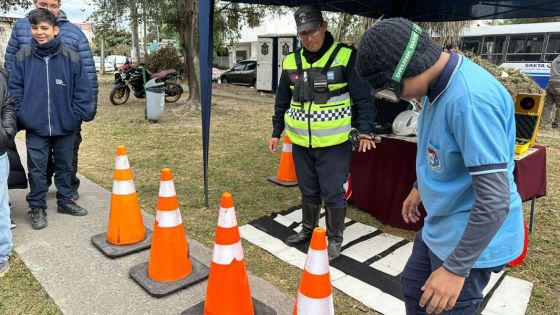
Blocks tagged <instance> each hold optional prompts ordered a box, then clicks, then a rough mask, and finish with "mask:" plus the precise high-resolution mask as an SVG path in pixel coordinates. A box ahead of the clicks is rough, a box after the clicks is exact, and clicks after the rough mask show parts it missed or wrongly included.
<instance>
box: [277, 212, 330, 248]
mask: <svg viewBox="0 0 560 315" xmlns="http://www.w3.org/2000/svg"><path fill="white" fill-rule="evenodd" d="M301 212H302V215H301V216H302V221H303V222H302V228H301V231H300V232H299V233H297V234H294V235H291V236H290V237H288V238H287V239H286V245H289V246H293V245H296V244H299V243H303V242H305V241H307V240H309V239H310V238H311V235H312V234H313V229H314V228H315V227H316V226H317V225H319V215H320V213H321V205H314V204H309V203H303V204H301Z"/></svg>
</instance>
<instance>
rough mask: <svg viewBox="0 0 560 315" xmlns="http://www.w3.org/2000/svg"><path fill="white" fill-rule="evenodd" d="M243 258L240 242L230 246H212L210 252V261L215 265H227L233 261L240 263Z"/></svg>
mask: <svg viewBox="0 0 560 315" xmlns="http://www.w3.org/2000/svg"><path fill="white" fill-rule="evenodd" d="M243 258H244V256H243V248H242V247H241V240H240V241H239V242H237V243H235V244H231V245H220V244H214V250H212V261H213V262H214V263H216V264H220V265H229V264H231V262H232V261H233V260H234V259H235V260H237V261H242V260H243Z"/></svg>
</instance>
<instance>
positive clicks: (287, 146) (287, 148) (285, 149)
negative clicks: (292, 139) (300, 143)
mask: <svg viewBox="0 0 560 315" xmlns="http://www.w3.org/2000/svg"><path fill="white" fill-rule="evenodd" d="M282 152H292V145H291V144H288V143H284V144H283V145H282Z"/></svg>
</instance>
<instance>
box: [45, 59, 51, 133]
mask: <svg viewBox="0 0 560 315" xmlns="http://www.w3.org/2000/svg"><path fill="white" fill-rule="evenodd" d="M49 59H50V56H49V57H47V58H46V59H45V63H46V65H47V117H48V120H49V136H52V127H51V85H50V81H49Z"/></svg>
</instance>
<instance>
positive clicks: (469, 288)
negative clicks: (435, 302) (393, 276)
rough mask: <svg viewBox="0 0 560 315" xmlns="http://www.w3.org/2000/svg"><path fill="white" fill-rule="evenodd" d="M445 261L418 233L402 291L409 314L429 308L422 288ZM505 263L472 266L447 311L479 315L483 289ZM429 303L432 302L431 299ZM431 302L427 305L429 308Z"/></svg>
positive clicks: (419, 313)
mask: <svg viewBox="0 0 560 315" xmlns="http://www.w3.org/2000/svg"><path fill="white" fill-rule="evenodd" d="M442 264H443V261H441V259H439V258H438V257H437V256H436V255H435V254H434V253H432V251H431V250H430V249H429V248H428V246H427V245H426V243H424V241H423V240H422V230H420V231H418V232H417V233H416V239H415V240H414V245H413V247H412V254H411V255H410V258H409V259H408V262H407V263H406V266H405V267H404V271H403V273H402V275H401V291H402V293H403V296H404V301H405V307H406V314H407V315H413V314H414V315H421V314H426V310H425V309H422V308H420V306H419V305H418V303H420V298H421V297H422V294H423V293H424V292H423V291H422V290H421V287H422V286H423V285H424V283H426V280H428V278H429V277H430V275H431V274H432V272H433V271H435V270H436V269H438V268H439V267H441V266H442ZM502 269H503V266H498V267H494V268H486V269H476V268H473V269H471V271H470V273H469V276H468V277H467V278H466V279H465V284H464V285H463V289H462V290H461V293H460V294H459V298H458V299H457V302H456V303H455V307H454V308H453V309H452V310H451V311H444V312H442V313H441V314H446V315H472V314H475V313H476V311H477V309H478V306H479V305H480V303H481V302H482V298H483V296H482V290H483V289H484V287H486V285H487V284H488V281H489V280H490V275H491V274H492V272H499V271H501V270H502ZM428 302H429V301H428ZM427 306H428V304H426V308H427Z"/></svg>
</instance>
